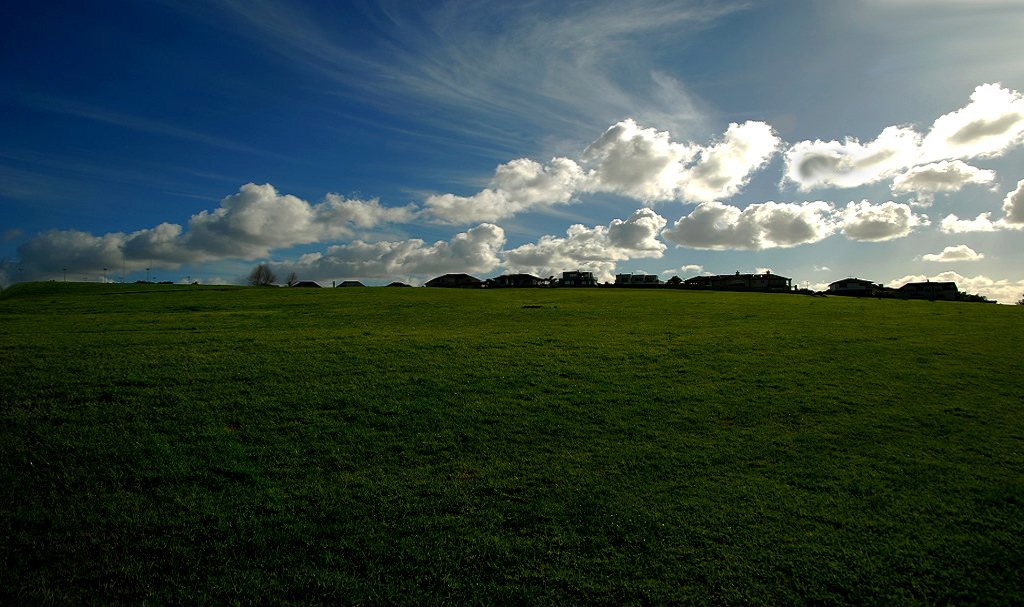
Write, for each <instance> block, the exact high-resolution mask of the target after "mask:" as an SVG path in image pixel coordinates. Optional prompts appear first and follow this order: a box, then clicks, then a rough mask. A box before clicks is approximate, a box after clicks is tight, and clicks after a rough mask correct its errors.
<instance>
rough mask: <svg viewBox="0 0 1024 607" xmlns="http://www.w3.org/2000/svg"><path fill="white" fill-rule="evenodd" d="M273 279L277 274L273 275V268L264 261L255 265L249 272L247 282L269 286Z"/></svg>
mask: <svg viewBox="0 0 1024 607" xmlns="http://www.w3.org/2000/svg"><path fill="white" fill-rule="evenodd" d="M275 280H277V276H274V272H273V270H271V269H270V266H268V265H267V264H265V263H261V264H260V265H258V266H256V267H255V268H253V270H252V272H250V273H249V284H250V285H252V286H254V287H269V286H270V285H272V284H274V281H275Z"/></svg>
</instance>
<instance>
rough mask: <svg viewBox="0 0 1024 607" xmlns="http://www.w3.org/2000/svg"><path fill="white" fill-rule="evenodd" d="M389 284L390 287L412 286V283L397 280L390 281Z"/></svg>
mask: <svg viewBox="0 0 1024 607" xmlns="http://www.w3.org/2000/svg"><path fill="white" fill-rule="evenodd" d="M388 286H389V287H410V286H412V285H407V284H405V283H404V282H398V281H395V282H392V283H388Z"/></svg>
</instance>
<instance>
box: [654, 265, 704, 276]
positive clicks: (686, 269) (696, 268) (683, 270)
mask: <svg viewBox="0 0 1024 607" xmlns="http://www.w3.org/2000/svg"><path fill="white" fill-rule="evenodd" d="M703 271H704V266H702V265H700V264H697V263H688V264H686V265H684V266H682V267H679V268H670V269H668V270H664V271H662V274H693V273H694V272H703Z"/></svg>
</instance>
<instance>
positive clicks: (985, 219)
mask: <svg viewBox="0 0 1024 607" xmlns="http://www.w3.org/2000/svg"><path fill="white" fill-rule="evenodd" d="M940 229H941V230H942V231H943V232H945V233H947V234H963V233H965V232H995V231H996V230H998V229H999V228H998V226H997V224H996V222H994V221H992V213H979V214H978V216H977V217H975V218H974V219H960V218H959V217H957V216H956V214H954V213H950V214H949V215H946V216H945V217H944V218H943V219H942V223H941V224H940Z"/></svg>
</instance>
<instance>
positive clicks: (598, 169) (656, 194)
mask: <svg viewBox="0 0 1024 607" xmlns="http://www.w3.org/2000/svg"><path fill="white" fill-rule="evenodd" d="M779 143H780V140H779V138H778V137H777V136H776V135H775V133H774V132H773V131H772V128H771V127H770V126H768V125H767V124H766V123H764V122H757V121H747V122H745V123H743V124H736V123H732V124H730V125H729V128H728V129H727V130H726V132H725V135H724V136H723V137H722V139H721V140H720V141H718V142H715V143H713V144H711V145H709V146H699V145H695V144H683V143H676V142H673V141H672V139H671V136H670V135H669V133H667V132H665V131H657V130H655V129H652V128H643V127H641V126H639V125H637V123H636V122H634V121H633V120H624V121H622V122H619V123H617V124H615V125H612V126H611V127H610V128H609V129H608V130H607V131H605V133H604V134H603V135H601V137H600V138H598V139H597V140H596V141H594V142H593V143H592V144H590V145H589V146H588V147H587V149H586V150H585V151H584V153H583V160H584V162H585V163H586V164H587V166H588V167H592V169H591V171H590V173H588V179H587V183H586V186H585V187H586V188H587V189H588V190H590V191H598V192H612V193H617V194H622V195H624V196H629V197H631V198H636V199H638V200H642V201H644V202H652V201H658V200H685V201H690V202H705V201H711V200H717V199H722V198H729V197H731V196H733V195H735V194H736V193H737V192H739V190H740V189H741V188H742V187H743V186H745V185H746V184H747V183H748V182H749V180H750V176H751V174H752V173H753V172H754V171H756V170H758V169H760V168H762V167H763V166H764V165H765V164H767V162H768V160H769V159H770V158H771V157H772V155H773V154H774V153H775V151H776V150H777V149H778V147H779Z"/></svg>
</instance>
